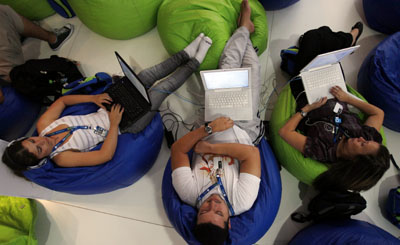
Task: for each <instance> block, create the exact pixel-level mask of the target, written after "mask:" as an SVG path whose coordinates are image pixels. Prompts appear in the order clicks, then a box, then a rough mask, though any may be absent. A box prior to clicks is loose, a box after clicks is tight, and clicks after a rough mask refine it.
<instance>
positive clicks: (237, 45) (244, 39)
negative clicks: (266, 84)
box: [219, 27, 261, 142]
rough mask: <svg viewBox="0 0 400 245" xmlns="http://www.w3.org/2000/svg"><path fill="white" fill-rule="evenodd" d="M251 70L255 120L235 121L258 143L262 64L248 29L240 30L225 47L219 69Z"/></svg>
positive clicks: (241, 28) (242, 28)
mask: <svg viewBox="0 0 400 245" xmlns="http://www.w3.org/2000/svg"><path fill="white" fill-rule="evenodd" d="M241 67H250V68H251V89H252V96H253V101H252V102H253V112H254V114H253V119H252V120H249V121H235V124H236V125H237V126H239V127H240V128H241V129H243V130H245V131H246V132H247V133H248V134H249V136H250V138H251V139H252V141H253V142H254V141H256V139H257V138H258V136H259V134H260V123H261V120H260V118H259V116H258V104H259V101H260V86H261V81H260V62H259V60H258V56H257V53H256V52H255V50H254V48H253V45H252V43H251V40H250V33H249V31H248V30H247V28H246V27H240V28H238V29H237V30H236V31H235V32H234V33H233V35H232V36H231V38H230V39H229V40H228V42H227V43H226V45H225V48H224V51H223V53H222V55H221V58H220V60H219V68H221V69H232V68H241Z"/></svg>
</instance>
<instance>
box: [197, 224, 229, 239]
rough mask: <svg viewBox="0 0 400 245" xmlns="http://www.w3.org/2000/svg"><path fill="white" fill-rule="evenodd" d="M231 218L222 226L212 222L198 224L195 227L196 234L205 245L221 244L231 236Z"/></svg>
mask: <svg viewBox="0 0 400 245" xmlns="http://www.w3.org/2000/svg"><path fill="white" fill-rule="evenodd" d="M228 223H229V218H228V221H225V227H224V228H221V227H219V226H217V225H214V224H212V223H202V224H196V226H195V227H194V236H195V237H196V239H197V240H198V241H199V242H200V243H201V244H203V245H220V244H223V243H224V242H225V240H226V239H228V236H229V227H228Z"/></svg>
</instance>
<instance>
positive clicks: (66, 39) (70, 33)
mask: <svg viewBox="0 0 400 245" xmlns="http://www.w3.org/2000/svg"><path fill="white" fill-rule="evenodd" d="M70 30H71V31H70V32H69V34H68V36H67V37H66V38H65V39H64V41H62V42H61V43H60V45H58V47H57V48H55V49H53V51H57V50H59V49H60V48H61V47H62V46H63V45H64V43H65V42H66V41H68V39H70V38H71V36H72V33H74V26H73V25H71V28H70Z"/></svg>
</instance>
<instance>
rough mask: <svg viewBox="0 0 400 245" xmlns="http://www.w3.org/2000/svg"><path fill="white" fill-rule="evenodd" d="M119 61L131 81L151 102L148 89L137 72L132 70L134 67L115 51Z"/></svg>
mask: <svg viewBox="0 0 400 245" xmlns="http://www.w3.org/2000/svg"><path fill="white" fill-rule="evenodd" d="M115 54H116V56H117V59H118V62H119V64H120V65H121V68H122V71H123V72H124V74H125V76H126V77H127V78H128V79H129V81H131V83H132V84H133V86H135V87H136V88H137V90H139V92H140V93H141V94H142V96H143V97H144V98H145V99H146V100H147V102H149V103H150V99H149V96H148V95H147V90H146V88H145V87H144V85H143V84H142V83H141V82H140V80H139V78H138V77H137V76H136V74H135V73H134V72H133V71H132V69H131V68H130V67H129V66H128V64H126V62H125V61H124V60H123V59H122V57H121V56H120V55H119V54H118V53H117V52H115Z"/></svg>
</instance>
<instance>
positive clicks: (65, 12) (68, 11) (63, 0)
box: [47, 0, 75, 18]
mask: <svg viewBox="0 0 400 245" xmlns="http://www.w3.org/2000/svg"><path fill="white" fill-rule="evenodd" d="M47 2H49V4H50V6H51V7H52V8H53V9H54V10H55V11H56V12H57V13H58V14H59V15H61V16H62V17H64V18H72V17H74V16H75V12H74V10H72V8H71V6H70V5H69V3H68V2H67V0H47Z"/></svg>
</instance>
